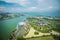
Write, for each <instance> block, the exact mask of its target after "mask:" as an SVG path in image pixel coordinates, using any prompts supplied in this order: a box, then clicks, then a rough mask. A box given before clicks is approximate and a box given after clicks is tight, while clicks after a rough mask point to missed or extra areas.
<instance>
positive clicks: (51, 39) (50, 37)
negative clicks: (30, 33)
mask: <svg viewBox="0 0 60 40" xmlns="http://www.w3.org/2000/svg"><path fill="white" fill-rule="evenodd" d="M26 40H54V39H53V37H52V36H46V37H36V38H28V39H26Z"/></svg>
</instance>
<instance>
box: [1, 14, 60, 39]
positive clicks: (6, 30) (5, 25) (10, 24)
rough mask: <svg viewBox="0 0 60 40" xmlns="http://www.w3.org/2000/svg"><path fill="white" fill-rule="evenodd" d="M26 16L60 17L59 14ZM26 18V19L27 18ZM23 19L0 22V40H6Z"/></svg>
mask: <svg viewBox="0 0 60 40" xmlns="http://www.w3.org/2000/svg"><path fill="white" fill-rule="evenodd" d="M27 15H28V16H36V15H44V16H60V13H45V14H44V13H28V14H27ZM28 16H27V17H28ZM25 18H26V16H25V17H18V18H13V19H9V20H3V21H0V40H7V39H8V37H9V34H10V33H11V31H12V30H14V29H15V28H16V26H17V24H18V23H19V22H21V21H23V20H24V19H25Z"/></svg>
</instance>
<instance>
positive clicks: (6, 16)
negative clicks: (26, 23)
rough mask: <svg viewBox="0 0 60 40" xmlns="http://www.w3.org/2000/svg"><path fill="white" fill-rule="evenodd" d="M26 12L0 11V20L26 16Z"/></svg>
mask: <svg viewBox="0 0 60 40" xmlns="http://www.w3.org/2000/svg"><path fill="white" fill-rule="evenodd" d="M24 16H25V14H21V13H9V12H6V13H0V20H7V19H12V18H17V17H24Z"/></svg>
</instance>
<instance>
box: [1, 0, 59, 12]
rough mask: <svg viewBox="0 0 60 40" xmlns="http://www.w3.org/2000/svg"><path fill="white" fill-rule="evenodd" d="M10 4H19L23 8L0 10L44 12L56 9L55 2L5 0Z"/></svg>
mask: <svg viewBox="0 0 60 40" xmlns="http://www.w3.org/2000/svg"><path fill="white" fill-rule="evenodd" d="M5 1H6V2H10V3H17V4H20V5H21V6H22V7H23V8H18V7H17V8H7V7H2V8H1V9H0V10H3V9H4V10H5V11H11V12H14V11H17V12H31V11H33V12H44V11H51V10H57V9H58V2H57V0H5Z"/></svg>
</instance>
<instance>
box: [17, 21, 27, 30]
mask: <svg viewBox="0 0 60 40" xmlns="http://www.w3.org/2000/svg"><path fill="white" fill-rule="evenodd" d="M24 25H26V22H19V23H18V25H17V30H18V29H21V27H23V26H24Z"/></svg>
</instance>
